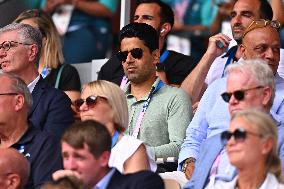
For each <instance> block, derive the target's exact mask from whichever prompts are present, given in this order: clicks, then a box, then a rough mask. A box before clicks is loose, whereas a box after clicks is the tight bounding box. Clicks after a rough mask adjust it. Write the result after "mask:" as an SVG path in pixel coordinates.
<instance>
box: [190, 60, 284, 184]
mask: <svg viewBox="0 0 284 189" xmlns="http://www.w3.org/2000/svg"><path fill="white" fill-rule="evenodd" d="M226 74H227V86H226V89H225V92H223V93H222V94H221V95H220V96H219V97H218V99H217V101H220V100H219V99H221V100H223V104H225V103H228V106H229V113H230V115H232V114H234V113H235V112H238V111H241V110H245V109H250V108H255V109H259V110H261V111H263V112H266V113H268V114H269V113H270V114H271V116H272V117H273V118H274V120H275V122H276V123H277V126H278V133H279V139H278V145H279V148H278V153H279V156H280V158H281V161H282V163H283V162H284V158H283V157H284V145H283V143H284V125H283V122H282V121H281V119H280V117H279V116H278V115H276V114H275V113H274V112H272V111H270V109H271V107H272V104H273V100H275V99H274V96H276V98H277V94H275V76H274V73H273V72H272V70H271V68H270V67H269V66H267V63H266V62H264V61H262V60H259V59H257V60H241V61H239V62H238V63H235V64H232V65H230V66H228V68H227V71H226ZM219 81H221V80H217V81H216V82H214V83H213V84H212V85H214V87H217V86H216V83H218V82H219ZM210 89H212V88H211V87H209V88H208V90H210ZM204 95H205V96H206V97H207V98H212V97H210V96H208V95H210V94H208V93H207V91H206V92H205V94H204ZM214 98H216V97H215V96H214V97H213V99H214ZM215 100H216V99H215ZM219 103H222V102H219ZM218 113H220V114H222V113H224V112H223V111H220V112H218ZM224 122H225V121H224V120H223V123H224ZM228 124H229V121H228ZM222 129H223V130H227V129H228V125H226V126H225V125H224V127H223V128H220V130H222ZM234 134H235V135H237V137H239V138H240V137H243V133H241V132H238V133H234ZM226 137H227V136H225V134H224V133H223V134H222V140H224V139H225V138H226ZM222 140H221V134H220V133H218V134H215V135H213V136H211V137H208V138H207V139H206V140H205V141H204V142H203V143H202V145H201V147H200V152H199V155H198V158H197V161H196V163H195V170H194V173H193V176H192V178H191V180H190V181H189V183H187V185H186V187H185V188H195V189H198V188H204V187H210V186H212V185H214V184H215V183H216V182H218V181H220V180H222V181H231V180H232V179H233V178H234V176H235V175H236V170H235V168H234V167H233V166H231V165H230V163H229V160H228V157H227V154H226V152H225V151H224V143H223V142H222Z"/></svg>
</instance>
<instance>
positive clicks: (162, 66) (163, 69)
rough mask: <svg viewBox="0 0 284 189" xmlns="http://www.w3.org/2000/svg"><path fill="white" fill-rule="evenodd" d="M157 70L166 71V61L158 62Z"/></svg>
mask: <svg viewBox="0 0 284 189" xmlns="http://www.w3.org/2000/svg"><path fill="white" fill-rule="evenodd" d="M156 71H157V72H164V71H166V66H165V64H164V63H157V64H156Z"/></svg>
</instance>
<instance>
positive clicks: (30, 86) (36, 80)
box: [28, 75, 40, 93]
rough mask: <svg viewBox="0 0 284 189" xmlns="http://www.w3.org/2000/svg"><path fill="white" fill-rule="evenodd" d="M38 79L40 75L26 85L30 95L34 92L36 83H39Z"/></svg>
mask: <svg viewBox="0 0 284 189" xmlns="http://www.w3.org/2000/svg"><path fill="white" fill-rule="evenodd" d="M39 79H40V75H38V76H37V77H36V78H35V80H33V81H32V82H31V83H29V84H28V88H29V90H30V93H32V92H33V90H34V88H35V86H36V84H37V82H38V81H39Z"/></svg>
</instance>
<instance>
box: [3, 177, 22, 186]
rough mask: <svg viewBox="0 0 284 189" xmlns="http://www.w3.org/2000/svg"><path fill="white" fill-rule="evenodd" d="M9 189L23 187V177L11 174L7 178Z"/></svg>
mask: <svg viewBox="0 0 284 189" xmlns="http://www.w3.org/2000/svg"><path fill="white" fill-rule="evenodd" d="M6 184H7V188H19V187H20V185H21V177H20V176H19V175H18V174H15V173H11V174H9V175H8V176H7V178H6Z"/></svg>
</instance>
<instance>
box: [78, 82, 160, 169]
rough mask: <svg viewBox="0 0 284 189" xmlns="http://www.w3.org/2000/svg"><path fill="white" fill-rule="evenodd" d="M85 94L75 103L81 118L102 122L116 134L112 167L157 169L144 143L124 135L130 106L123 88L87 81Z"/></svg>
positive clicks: (111, 159)
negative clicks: (128, 106)
mask: <svg viewBox="0 0 284 189" xmlns="http://www.w3.org/2000/svg"><path fill="white" fill-rule="evenodd" d="M81 96H82V98H81V99H78V100H76V101H75V103H74V104H75V106H76V107H77V109H78V110H79V112H80V117H81V120H82V121H85V120H96V121H98V122H100V123H101V124H103V125H105V126H106V128H107V129H108V131H109V133H110V135H111V136H112V148H111V155H110V160H109V166H110V167H115V168H117V169H118V170H119V171H120V172H121V173H133V172H137V171H141V170H152V171H156V168H157V165H156V162H155V159H154V158H153V157H152V156H153V155H152V156H151V155H150V154H148V153H147V152H146V151H147V150H146V147H145V145H144V144H143V142H142V141H140V140H138V139H136V138H134V137H132V136H126V135H124V134H123V132H124V131H125V130H126V129H127V127H128V109H127V103H126V99H125V95H124V93H123V91H122V90H121V89H120V88H119V87H118V86H117V85H115V84H114V83H111V82H108V81H104V80H98V81H93V82H90V83H87V84H85V85H84V88H83V90H82V95H81Z"/></svg>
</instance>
